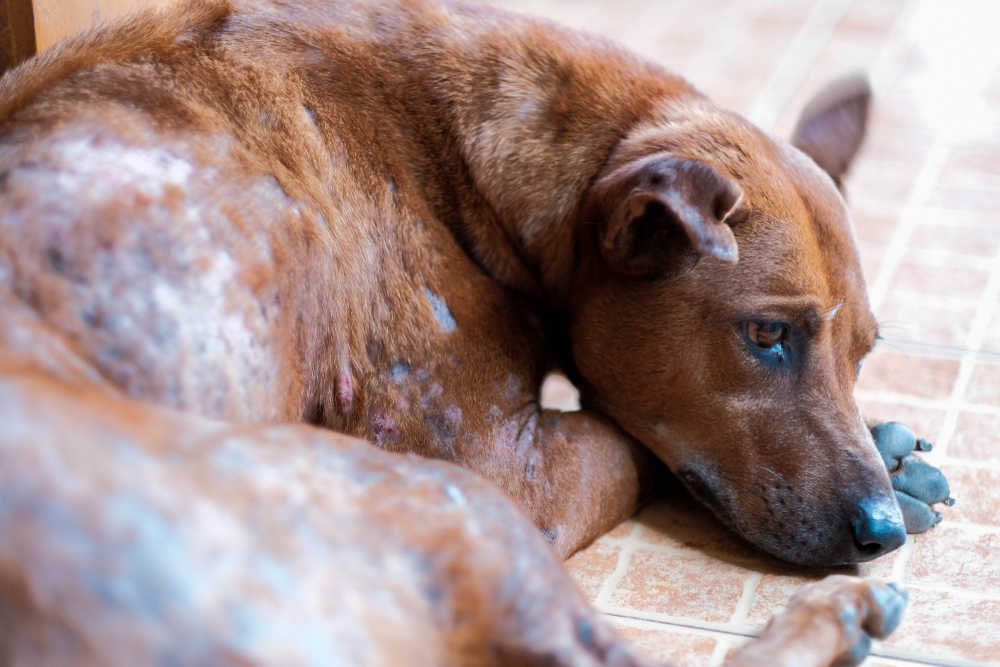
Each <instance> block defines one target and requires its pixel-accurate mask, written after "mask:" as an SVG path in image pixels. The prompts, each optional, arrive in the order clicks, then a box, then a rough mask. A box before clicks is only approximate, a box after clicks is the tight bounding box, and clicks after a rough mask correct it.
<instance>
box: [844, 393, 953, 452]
mask: <svg viewBox="0 0 1000 667" xmlns="http://www.w3.org/2000/svg"><path fill="white" fill-rule="evenodd" d="M858 404H859V405H860V406H861V414H862V415H864V416H865V418H866V419H874V420H876V421H878V422H901V423H903V424H906V425H907V426H909V427H910V428H911V429H912V430H913V432H914V433H916V434H917V435H918V436H920V437H922V438H926V439H928V440H930V441H931V442H932V443H934V444H936V443H935V440H936V439H937V437H938V432H939V431H940V430H941V422H942V421H943V420H944V416H945V410H944V408H943V407H942V408H941V409H939V410H935V409H927V408H915V407H913V406H909V405H899V404H896V403H884V402H881V401H869V400H864V399H861V400H859V401H858Z"/></svg>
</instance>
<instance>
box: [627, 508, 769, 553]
mask: <svg viewBox="0 0 1000 667" xmlns="http://www.w3.org/2000/svg"><path fill="white" fill-rule="evenodd" d="M636 520H637V523H638V524H639V530H638V532H637V539H638V540H639V541H640V542H641V543H645V544H649V545H658V546H669V547H673V548H675V549H680V550H692V551H696V552H699V553H703V554H706V555H708V556H711V557H713V558H718V559H722V560H727V561H730V562H743V561H762V559H763V558H764V556H762V555H761V553H760V552H759V551H758V550H757V549H755V548H754V547H752V546H751V545H750V544H748V543H747V542H745V541H744V540H742V539H741V538H740V537H738V536H737V535H736V534H735V533H733V532H732V531H731V530H729V529H728V528H726V527H725V526H723V525H722V524H721V523H720V522H719V521H718V520H717V519H716V518H715V517H714V516H712V513H711V512H710V511H709V510H707V509H706V508H705V507H703V506H702V505H701V504H700V503H698V502H697V501H696V500H694V499H693V498H691V497H690V496H689V495H687V494H686V493H677V494H676V495H674V496H672V497H671V498H669V499H666V500H663V501H658V502H657V503H655V504H653V505H651V506H649V507H647V508H646V509H644V510H643V511H642V512H641V513H640V514H639V516H638V517H637V519H636Z"/></svg>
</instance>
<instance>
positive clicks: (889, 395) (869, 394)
mask: <svg viewBox="0 0 1000 667" xmlns="http://www.w3.org/2000/svg"><path fill="white" fill-rule="evenodd" d="M972 356H974V355H972ZM854 397H855V398H856V399H857V400H859V401H877V402H879V403H897V404H899V405H905V406H906V407H909V408H919V409H923V410H930V409H935V408H936V409H940V408H941V402H942V400H944V399H941V398H927V397H926V396H914V395H912V394H900V393H898V392H895V391H884V390H875V389H859V390H858V391H856V392H855V393H854ZM961 408H962V410H964V411H965V412H975V413H977V414H981V415H993V416H1000V405H990V404H988V403H965V402H963V403H962V405H961Z"/></svg>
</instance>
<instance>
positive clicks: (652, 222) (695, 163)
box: [593, 153, 743, 278]
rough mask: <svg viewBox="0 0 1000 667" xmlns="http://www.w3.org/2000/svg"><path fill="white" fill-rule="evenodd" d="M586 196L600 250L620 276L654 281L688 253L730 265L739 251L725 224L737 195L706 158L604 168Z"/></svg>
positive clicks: (664, 158)
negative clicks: (597, 220)
mask: <svg viewBox="0 0 1000 667" xmlns="http://www.w3.org/2000/svg"><path fill="white" fill-rule="evenodd" d="M593 193H594V196H595V197H596V198H597V200H598V201H597V206H598V208H599V210H600V211H601V214H600V215H601V228H600V232H599V243H600V249H601V254H602V255H603V256H604V259H605V261H606V262H608V264H609V265H611V267H612V268H614V269H615V270H617V271H619V272H621V273H624V274H626V275H629V276H633V277H638V278H655V277H658V276H661V275H663V274H664V273H666V272H667V271H668V270H669V269H670V268H671V265H672V264H673V263H674V261H675V260H676V259H677V257H678V256H679V255H680V254H681V253H687V254H689V255H691V254H693V253H691V250H694V251H695V252H697V253H698V254H701V255H708V256H711V257H715V258H716V259H720V260H722V261H724V262H731V263H735V262H736V260H737V258H738V256H739V253H738V251H737V248H736V238H735V237H734V236H733V231H732V229H730V228H729V225H728V224H726V222H727V218H728V217H729V215H730V213H731V212H732V211H733V209H735V208H736V206H737V204H738V203H739V201H740V199H741V197H742V194H743V193H742V191H741V190H740V187H739V186H738V185H737V184H736V183H735V182H734V181H732V180H731V179H729V178H727V177H725V176H723V175H722V174H720V173H719V172H718V170H716V169H715V167H713V166H712V165H710V164H708V163H705V162H701V161H699V160H690V159H687V158H681V157H675V156H672V155H669V154H667V153H657V154H655V155H651V156H649V157H646V158H644V159H641V160H636V161H634V162H631V163H629V164H626V165H624V166H622V167H620V168H618V169H616V170H614V171H612V172H611V173H610V174H608V175H606V176H604V177H603V178H601V179H600V180H598V181H597V183H595V184H594V190H593Z"/></svg>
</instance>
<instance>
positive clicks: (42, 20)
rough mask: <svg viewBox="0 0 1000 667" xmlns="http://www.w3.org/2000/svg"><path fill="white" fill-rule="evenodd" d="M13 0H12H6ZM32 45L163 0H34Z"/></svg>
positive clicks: (46, 44)
mask: <svg viewBox="0 0 1000 667" xmlns="http://www.w3.org/2000/svg"><path fill="white" fill-rule="evenodd" d="M6 1H8V2H13V0H6ZM32 4H33V5H34V18H35V46H36V47H37V50H38V51H43V50H45V49H47V48H48V47H50V46H52V45H53V44H54V43H55V42H58V41H59V40H60V39H63V38H65V37H68V36H70V35H72V34H73V33H76V32H79V31H80V30H84V29H86V28H90V27H92V26H94V25H96V24H97V23H98V22H100V21H105V20H107V19H111V18H114V17H116V16H121V15H122V14H124V13H126V12H128V11H130V10H133V9H137V8H139V7H148V6H150V5H156V4H164V0H33V3H32Z"/></svg>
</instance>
